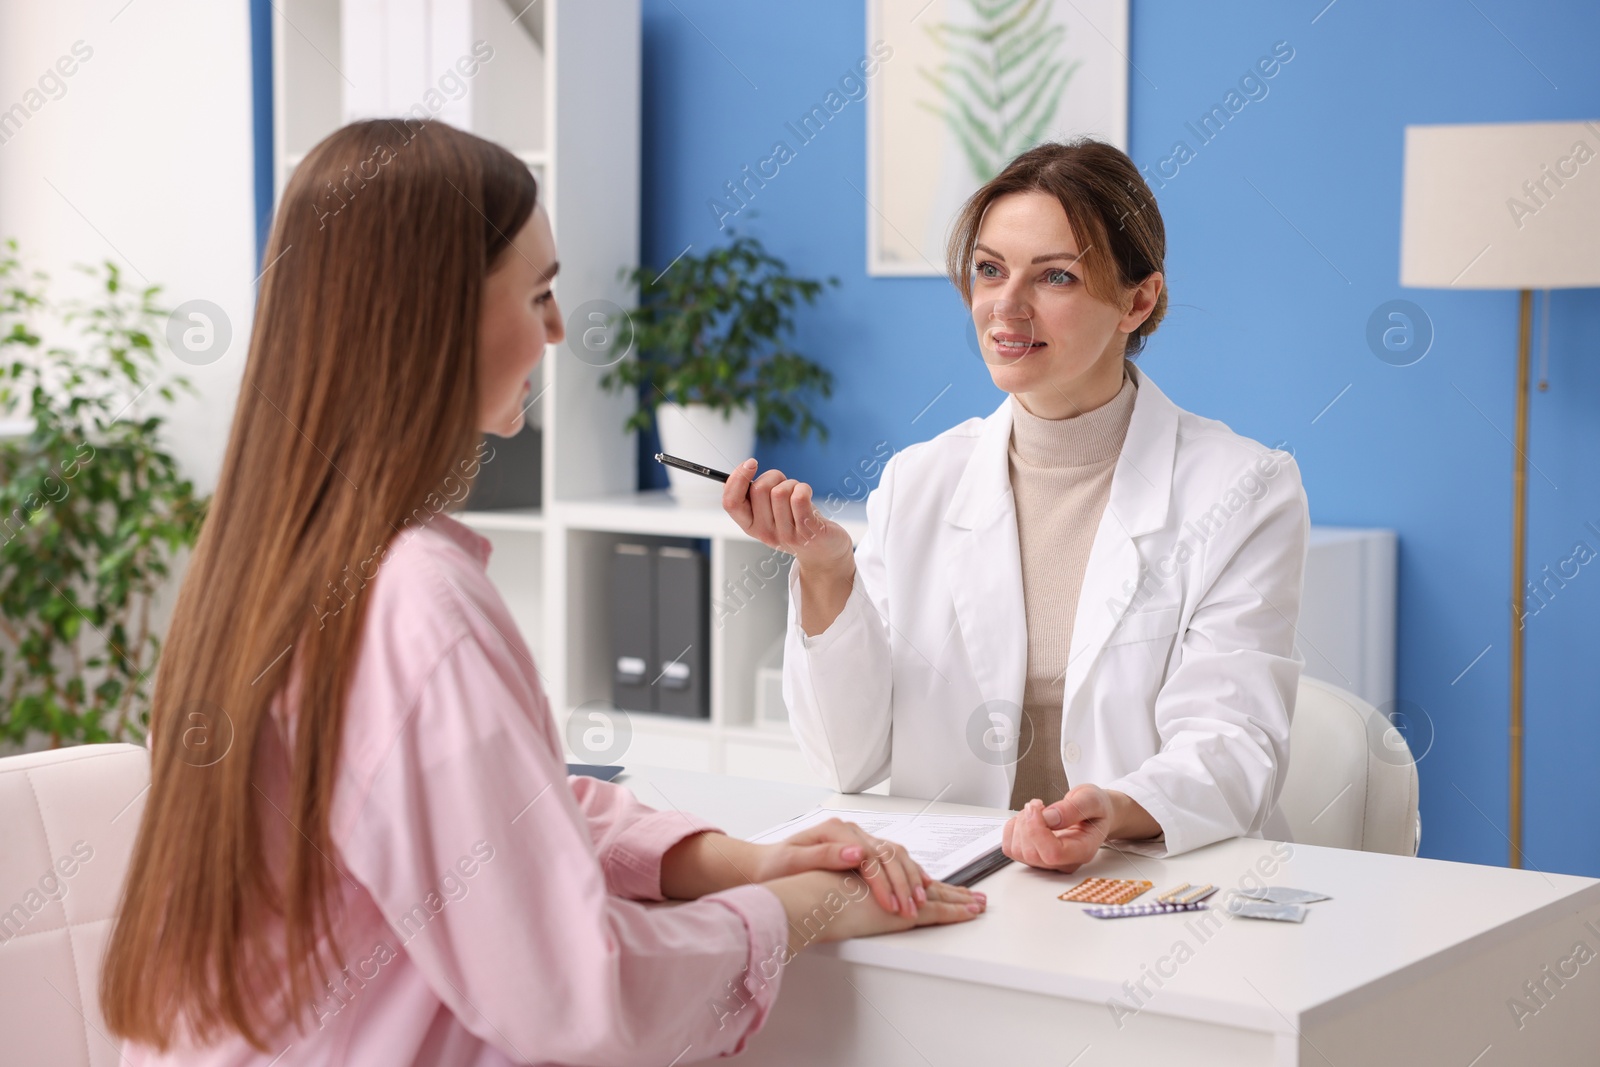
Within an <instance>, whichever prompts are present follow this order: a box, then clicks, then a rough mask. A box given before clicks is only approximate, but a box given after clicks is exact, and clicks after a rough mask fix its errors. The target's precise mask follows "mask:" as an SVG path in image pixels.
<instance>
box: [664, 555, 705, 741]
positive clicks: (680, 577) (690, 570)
mask: <svg viewBox="0 0 1600 1067" xmlns="http://www.w3.org/2000/svg"><path fill="white" fill-rule="evenodd" d="M655 568H656V573H655V579H656V588H655V665H654V670H655V674H654V675H653V676H652V677H653V678H654V680H655V684H654V685H653V686H652V688H653V689H654V690H655V702H656V704H655V706H656V710H657V711H659V712H661V713H662V714H664V715H678V716H682V717H684V718H690V719H704V718H709V717H710V715H711V700H710V697H711V687H710V685H709V684H708V683H707V679H706V667H707V664H708V663H709V662H710V655H709V654H708V653H709V651H710V649H709V646H710V644H711V626H710V612H709V611H708V606H709V605H708V600H709V598H710V588H709V585H708V581H707V574H706V571H707V567H706V556H705V553H704V552H701V551H700V550H699V549H697V548H691V547H686V546H678V545H662V546H660V547H658V548H657V549H656V559H655Z"/></svg>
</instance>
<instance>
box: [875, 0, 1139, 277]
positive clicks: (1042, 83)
mask: <svg viewBox="0 0 1600 1067" xmlns="http://www.w3.org/2000/svg"><path fill="white" fill-rule="evenodd" d="M867 44H868V49H869V51H870V52H871V53H872V54H873V55H875V56H878V57H879V61H880V66H879V68H878V76H877V78H876V79H875V84H874V85H873V90H872V92H873V95H872V96H871V99H870V100H869V102H868V103H869V106H868V109H867V110H868V115H867V200H868V203H867V205H866V212H867V273H868V274H879V275H940V274H943V273H944V246H945V239H946V236H947V233H948V229H949V226H950V223H951V222H952V221H953V220H954V218H955V215H956V212H957V210H958V209H959V208H960V206H961V203H962V202H963V201H964V200H966V198H967V197H968V196H970V195H971V194H972V193H973V192H974V191H975V190H976V189H977V188H978V187H979V186H981V185H982V184H983V183H985V182H987V181H988V180H989V179H990V178H993V177H994V176H995V175H996V174H998V173H999V172H1000V171H1001V170H1002V169H1003V168H1004V167H1005V165H1006V164H1007V163H1008V162H1010V161H1011V160H1012V159H1013V158H1015V157H1016V156H1017V155H1018V154H1020V153H1021V152H1023V151H1024V150H1026V149H1028V148H1030V147H1032V146H1033V145H1036V144H1039V143H1041V142H1043V141H1062V140H1067V139H1069V138H1072V137H1078V136H1091V137H1096V138H1099V139H1100V140H1103V141H1107V142H1109V143H1111V144H1114V145H1116V146H1117V147H1118V148H1121V149H1122V150H1123V151H1127V139H1128V68H1129V62H1128V2H1127V0H867Z"/></svg>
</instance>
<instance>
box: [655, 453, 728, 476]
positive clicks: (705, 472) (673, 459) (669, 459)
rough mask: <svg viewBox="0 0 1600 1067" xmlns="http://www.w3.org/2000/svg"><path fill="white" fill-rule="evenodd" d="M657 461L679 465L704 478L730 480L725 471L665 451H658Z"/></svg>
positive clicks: (674, 465)
mask: <svg viewBox="0 0 1600 1067" xmlns="http://www.w3.org/2000/svg"><path fill="white" fill-rule="evenodd" d="M656 462H657V463H665V464H666V465H667V466H669V467H677V468H678V469H679V470H681V471H688V472H689V473H690V474H698V475H699V476H700V477H702V478H710V479H711V480H712V481H714V482H726V481H727V480H728V475H727V473H726V472H725V471H718V470H712V469H711V468H710V467H702V466H701V465H700V464H698V463H690V462H689V461H688V460H686V459H679V458H678V457H677V456H669V455H667V454H666V453H665V452H657V453H656Z"/></svg>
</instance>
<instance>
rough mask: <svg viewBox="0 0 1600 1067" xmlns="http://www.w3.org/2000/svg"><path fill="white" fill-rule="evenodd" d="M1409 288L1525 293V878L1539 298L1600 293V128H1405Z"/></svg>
mask: <svg viewBox="0 0 1600 1067" xmlns="http://www.w3.org/2000/svg"><path fill="white" fill-rule="evenodd" d="M1400 284H1401V285H1404V286H1417V287H1421V288H1430V289H1519V290H1521V292H1522V301H1521V304H1522V308H1521V315H1520V318H1519V323H1518V332H1517V423H1516V436H1515V443H1516V447H1515V449H1514V452H1513V454H1512V457H1511V462H1512V466H1511V715H1510V728H1509V738H1508V740H1509V743H1510V744H1509V747H1510V771H1511V776H1510V786H1511V788H1510V809H1511V810H1510V838H1511V859H1510V863H1511V866H1513V867H1520V866H1522V696H1523V688H1524V687H1523V655H1522V651H1523V649H1522V639H1523V627H1522V622H1523V598H1524V597H1525V596H1526V590H1525V588H1524V585H1525V563H1526V547H1527V531H1528V362H1529V340H1530V334H1531V333H1532V324H1533V290H1535V289H1570V288H1586V287H1591V286H1600V121H1590V122H1510V123H1495V124H1490V125H1470V126H1407V127H1406V145H1405V179H1404V200H1403V205H1402V214H1401V230H1400ZM1547 299H1548V297H1547ZM1541 388H1543V386H1542V385H1541Z"/></svg>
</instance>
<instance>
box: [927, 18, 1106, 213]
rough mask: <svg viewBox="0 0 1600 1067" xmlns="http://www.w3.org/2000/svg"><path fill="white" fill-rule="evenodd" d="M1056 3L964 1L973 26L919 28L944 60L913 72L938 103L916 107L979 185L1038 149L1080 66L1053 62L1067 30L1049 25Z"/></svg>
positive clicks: (1057, 59)
mask: <svg viewBox="0 0 1600 1067" xmlns="http://www.w3.org/2000/svg"><path fill="white" fill-rule="evenodd" d="M1054 2H1055V0H967V3H968V4H970V5H971V7H972V10H973V12H974V14H975V15H976V16H977V20H976V24H975V25H971V26H962V25H957V24H956V23H953V22H941V23H938V24H936V25H933V26H926V27H924V29H925V31H926V32H927V33H928V34H929V35H930V36H931V37H932V38H933V40H934V42H935V43H936V44H938V45H939V46H940V47H941V48H942V49H943V50H944V51H945V54H946V55H947V56H948V58H947V59H946V60H945V61H944V62H943V63H940V64H939V65H938V66H937V67H936V68H934V70H932V71H929V70H928V69H926V68H922V67H919V68H918V70H917V72H918V73H919V74H921V75H922V76H923V77H924V78H927V79H928V81H929V82H931V83H932V84H933V87H934V88H935V89H936V90H938V93H939V98H940V99H939V103H937V104H930V103H928V102H926V101H920V100H919V101H918V102H917V104H918V106H919V107H922V108H925V109H927V110H928V111H931V112H933V113H934V114H936V115H938V116H940V117H941V118H943V119H944V121H945V124H946V125H947V126H949V128H950V132H951V133H952V134H954V135H955V138H956V140H957V142H958V143H959V144H960V145H961V150H962V152H963V153H965V155H966V157H967V162H968V163H969V164H970V165H971V167H972V172H973V174H975V175H976V176H977V179H978V182H979V183H980V184H981V183H983V182H986V181H988V180H989V179H990V178H993V177H994V176H995V175H996V174H998V173H1000V169H1001V168H1002V167H1004V166H1005V165H1006V164H1007V163H1009V162H1010V161H1011V160H1012V159H1013V158H1015V157H1016V156H1017V155H1018V154H1019V153H1021V152H1023V151H1024V150H1025V149H1028V148H1031V147H1033V146H1034V145H1035V144H1038V143H1039V140H1040V138H1041V137H1042V136H1043V134H1044V133H1045V131H1046V130H1048V129H1049V128H1050V122H1051V120H1052V119H1054V118H1055V114H1056V111H1057V109H1058V108H1059V107H1060V105H1061V96H1062V93H1063V92H1064V91H1065V89H1066V86H1067V82H1068V80H1069V79H1071V77H1072V75H1073V73H1074V72H1075V71H1076V70H1077V69H1078V68H1079V67H1080V66H1082V65H1083V61H1082V60H1076V61H1074V62H1072V63H1070V64H1069V63H1067V62H1066V61H1065V60H1064V59H1062V58H1061V57H1060V55H1059V50H1060V46H1061V43H1062V41H1063V40H1064V39H1065V37H1066V35H1067V31H1066V27H1064V26H1061V25H1059V24H1057V23H1054V22H1052V21H1051V20H1050V8H1051V5H1052V4H1054Z"/></svg>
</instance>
